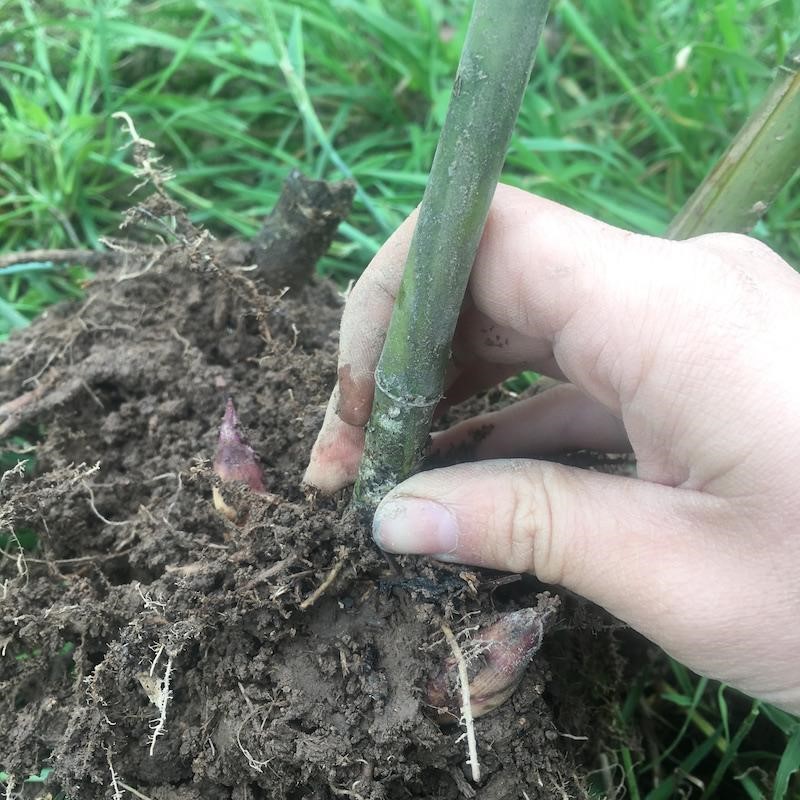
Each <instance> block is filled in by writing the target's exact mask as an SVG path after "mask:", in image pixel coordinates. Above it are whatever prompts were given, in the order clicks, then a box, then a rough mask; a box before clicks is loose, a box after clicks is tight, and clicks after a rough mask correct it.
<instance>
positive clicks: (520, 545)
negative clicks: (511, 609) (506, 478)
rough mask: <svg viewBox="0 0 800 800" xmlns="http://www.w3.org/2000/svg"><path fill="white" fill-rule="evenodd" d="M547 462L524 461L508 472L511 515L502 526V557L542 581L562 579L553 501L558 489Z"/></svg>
mask: <svg viewBox="0 0 800 800" xmlns="http://www.w3.org/2000/svg"><path fill="white" fill-rule="evenodd" d="M550 467H551V465H544V464H540V463H537V462H531V463H529V464H525V465H524V466H522V467H521V468H520V469H518V470H515V471H514V472H512V474H511V483H510V488H511V494H512V509H513V510H512V516H511V519H510V520H509V524H508V525H507V527H506V540H505V543H504V546H505V549H506V553H505V558H504V561H505V562H506V563H507V564H508V566H509V568H510V569H512V570H514V571H518V572H526V571H529V572H533V573H534V574H535V575H536V576H537V577H538V578H539V579H540V580H541V581H544V582H545V583H555V584H558V583H562V582H563V576H564V559H563V553H562V552H561V549H560V548H559V547H558V546H557V545H558V540H557V527H556V523H557V518H558V515H557V512H556V503H557V498H558V496H559V495H560V493H561V491H560V489H559V488H558V483H559V479H558V478H557V477H556V474H555V473H554V471H553V470H552V469H551V468H550Z"/></svg>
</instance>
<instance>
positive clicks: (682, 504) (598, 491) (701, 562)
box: [373, 460, 753, 674]
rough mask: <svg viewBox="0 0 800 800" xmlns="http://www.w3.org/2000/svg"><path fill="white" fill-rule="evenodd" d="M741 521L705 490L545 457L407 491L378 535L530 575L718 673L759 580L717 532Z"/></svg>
mask: <svg viewBox="0 0 800 800" xmlns="http://www.w3.org/2000/svg"><path fill="white" fill-rule="evenodd" d="M734 519H735V517H734V513H733V512H732V511H731V510H729V508H728V504H727V503H726V502H724V501H721V500H719V499H717V498H715V497H713V496H711V495H708V494H705V493H702V492H696V491H692V490H688V489H676V488H671V487H668V486H662V485H659V484H653V483H648V482H646V481H642V480H638V479H635V478H626V477H621V476H615V475H607V474H602V473H597V472H590V471H586V470H579V469H574V468H569V467H564V466H561V465H558V464H552V463H546V462H538V461H527V460H525V461H523V460H511V461H484V462H479V463H473V464H466V465H459V466H455V467H448V468H446V469H440V470H433V471H431V472H424V473H419V474H417V475H415V476H413V477H411V478H410V479H408V480H407V481H405V482H404V483H402V484H400V485H399V486H398V487H396V488H395V489H394V490H392V491H391V492H390V493H389V494H388V495H387V496H386V497H385V498H384V500H383V501H382V503H381V504H380V506H379V507H378V510H377V512H376V514H375V519H374V523H373V536H374V537H375V540H376V542H377V543H378V545H379V546H380V547H382V548H384V549H386V550H389V551H391V552H395V553H418V554H427V555H433V556H435V557H436V558H438V559H440V560H443V561H452V562H459V563H465V564H474V565H478V566H485V567H494V568H496V569H503V570H510V571H514V572H532V573H534V574H535V575H536V576H537V577H538V578H539V579H540V580H542V581H544V582H545V583H555V584H560V585H562V586H564V587H566V588H568V589H571V590H573V591H575V592H576V593H578V594H580V595H583V596H584V597H586V598H588V599H590V600H592V601H594V602H596V603H598V604H599V605H601V606H603V607H605V608H606V609H608V610H609V611H610V612H611V613H612V614H614V615H615V616H617V617H619V618H620V619H622V620H624V621H626V622H628V623H630V624H631V625H632V626H633V627H635V628H636V629H637V630H639V631H640V632H642V633H644V634H645V635H646V636H648V637H649V638H651V639H653V640H654V641H656V642H657V643H658V644H660V645H661V646H662V647H664V648H665V649H667V650H669V651H670V652H672V654H673V655H675V656H676V657H678V658H681V659H682V660H684V661H685V662H688V663H689V664H690V665H691V664H692V663H694V664H697V665H698V666H700V667H705V669H706V670H709V668H710V669H711V670H712V671H713V670H714V669H715V668H716V670H717V674H720V673H721V672H726V671H727V670H726V666H729V662H728V663H727V664H726V663H717V664H711V663H709V659H710V661H714V660H715V659H716V658H717V657H721V656H722V655H723V654H722V653H720V652H719V648H718V645H719V643H720V640H721V639H724V640H725V641H727V640H728V639H729V637H730V636H731V635H732V634H733V633H734V632H736V633H737V640H738V639H740V638H741V637H739V636H738V631H739V630H740V627H741V625H742V618H741V610H740V608H739V606H740V601H738V600H737V599H736V598H737V597H741V592H742V588H743V583H748V582H750V581H752V579H753V575H752V574H750V575H749V576H744V575H743V573H744V572H746V571H748V557H747V556H748V554H747V553H746V552H745V553H743V552H741V550H742V548H741V546H740V545H739V544H737V539H736V537H733V536H729V537H725V540H724V542H719V541H717V538H718V537H717V536H716V535H715V532H717V531H725V530H728V531H730V530H732V529H733V527H734V526H733V522H734ZM749 569H750V570H751V571H752V566H751V567H750V568H749ZM714 648H717V650H716V651H715V649H714ZM723 649H724V648H723ZM727 655H728V656H732V655H733V654H731V653H728V654H727ZM724 660H725V661H727V658H725V659H724Z"/></svg>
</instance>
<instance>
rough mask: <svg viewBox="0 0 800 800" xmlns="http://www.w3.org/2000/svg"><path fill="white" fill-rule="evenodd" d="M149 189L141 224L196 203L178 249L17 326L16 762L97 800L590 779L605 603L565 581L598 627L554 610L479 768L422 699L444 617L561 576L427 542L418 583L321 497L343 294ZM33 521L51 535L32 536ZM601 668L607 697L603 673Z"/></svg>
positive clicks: (471, 790) (4, 361) (10, 713)
mask: <svg viewBox="0 0 800 800" xmlns="http://www.w3.org/2000/svg"><path fill="white" fill-rule="evenodd" d="M336 197H337V202H340V201H341V197H340V196H339V195H336ZM149 209H150V211H149V212H148V214H149V216H148V214H145V215H140V216H139V218H138V219H139V223H141V222H142V219H143V218H146V219H147V222H148V224H149V225H151V226H152V224H153V219H154V218H157V219H158V220H161V221H163V220H164V218H165V210H167V211H169V212H170V214H171V217H172V218H177V219H179V227H178V230H177V232H175V235H174V236H173V237H172V238H171V239H168V240H167V243H166V244H165V245H160V246H157V243H156V244H143V245H142V246H141V250H140V252H139V253H138V254H137V251H135V250H133V251H131V252H128V253H127V257H126V259H125V262H124V265H123V264H122V263H121V261H120V260H119V259H118V258H112V259H110V260H109V264H108V266H107V267H105V268H104V267H101V268H100V269H99V270H98V273H97V276H96V278H95V279H94V280H93V281H92V283H91V284H90V285H89V286H88V287H87V294H86V297H85V299H84V300H82V301H81V302H79V303H75V304H69V305H63V306H59V307H56V308H53V309H51V310H50V311H49V312H48V313H47V314H46V315H44V316H43V317H42V318H40V319H39V320H37V321H36V322H35V323H34V324H32V325H31V326H30V327H29V328H27V329H25V330H23V331H21V332H20V333H18V334H16V335H15V336H14V337H12V339H11V340H10V341H9V342H8V343H6V344H5V345H3V347H2V349H0V425H3V426H4V427H3V432H4V434H5V435H6V436H8V435H9V434H11V433H14V434H15V435H17V436H21V437H23V438H24V439H25V440H27V441H29V442H31V443H35V445H36V450H35V453H36V465H35V469H33V470H32V471H31V474H29V475H27V476H24V475H21V474H19V473H13V474H9V475H7V477H6V479H4V480H3V482H2V484H0V528H2V531H5V532H6V533H5V535H4V540H5V542H6V544H5V547H4V552H3V554H2V564H0V570H1V571H0V597H2V606H1V607H0V612H1V613H0V652H1V653H2V658H0V686H2V691H0V696H2V701H0V730H2V731H4V732H6V734H4V735H3V737H2V738H3V746H2V749H0V758H2V763H0V768H2V769H3V770H4V771H6V772H7V773H10V774H13V775H14V776H16V777H17V779H18V780H21V777H24V776H26V775H27V774H30V773H35V772H38V771H39V770H41V769H42V768H43V767H47V766H49V767H51V768H52V771H51V773H50V776H49V778H48V784H49V786H50V787H53V788H55V787H58V788H60V789H61V790H63V791H65V792H66V794H67V796H69V797H72V798H81V800H91V798H104V797H113V796H114V793H115V792H119V791H120V790H121V791H127V790H126V789H125V788H124V787H131V788H133V789H135V790H136V791H137V792H139V795H138V796H146V797H150V798H154V799H155V798H180V797H187V798H188V797H192V798H195V797H200V798H214V799H215V800H216V799H217V798H231V799H233V798H243V797H248V798H285V799H286V800H290V799H294V798H297V800H299V799H300V798H318V799H319V800H323V799H324V800H332V798H337V797H352V798H356V800H359V798H361V799H362V800H379V799H383V798H386V800H394V799H395V798H397V799H398V800H399V798H408V797H412V798H413V797H420V798H422V797H424V798H437V799H440V800H445V799H449V798H457V797H477V798H482V799H484V800H505V799H506V798H508V799H509V800H510V799H511V798H522V797H527V798H529V800H534V798H562V797H583V796H588V795H587V788H586V784H585V781H584V779H583V778H581V777H580V775H581V774H585V772H586V771H587V770H586V768H585V767H582V766H581V757H582V754H581V748H582V747H583V745H581V744H580V743H578V744H576V742H575V741H574V740H568V739H563V738H561V737H559V735H558V734H559V730H560V727H559V726H560V725H563V724H565V722H564V721H565V720H568V723H567V724H577V725H579V726H582V727H579V728H577V729H576V728H573V729H572V733H583V734H586V735H587V736H592V737H596V739H598V740H603V737H605V736H607V735H608V734H607V733H606V731H605V729H604V728H601V727H598V722H597V719H596V716H595V715H596V714H602V713H603V709H604V707H605V703H606V701H607V700H608V698H609V697H611V696H613V694H614V692H615V691H616V689H615V687H617V685H618V680H619V670H618V665H617V664H616V662H615V656H614V653H615V645H614V633H613V631H611V632H609V630H608V627H607V626H606V628H605V629H602V630H601V627H602V625H606V622H602V625H601V624H600V623H599V622H598V620H600V618H599V617H594V618H592V617H591V614H593V613H594V612H585V611H581V612H580V613H581V614H584V613H589V615H590V619H589V622H587V621H586V618H585V617H584V618H583V620H584V621H583V622H580V623H578V622H576V620H579V616H576V615H575V609H576V608H577V609H579V610H580V609H583V606H578V605H576V603H575V602H573V601H571V600H569V599H568V600H567V602H566V607H567V610H566V611H565V612H564V613H563V614H562V617H561V621H560V623H559V626H560V627H561V628H564V627H570V626H572V627H574V626H575V625H579V629H578V630H573V631H572V632H570V633H569V634H564V633H558V632H557V633H554V634H553V635H552V641H546V643H545V646H544V647H543V649H542V651H541V652H540V653H539V654H538V655H537V656H536V657H535V658H534V660H533V663H532V664H531V665H530V667H529V669H528V670H527V672H526V674H525V677H524V678H523V680H522V682H521V684H520V687H519V689H518V690H517V691H516V692H515V693H514V695H513V696H512V698H511V699H510V700H509V701H508V702H507V703H505V704H504V705H503V706H502V707H501V708H499V709H497V710H496V711H494V712H492V713H491V714H489V715H487V716H486V717H484V718H481V719H478V720H476V721H475V730H476V737H477V746H478V751H479V756H480V760H481V767H482V771H483V778H482V782H481V784H480V785H475V784H473V783H472V782H471V781H470V779H469V770H468V767H467V765H466V764H465V755H464V746H463V744H462V743H461V742H459V741H458V739H459V736H460V735H461V732H460V731H459V730H457V729H456V728H455V727H451V728H449V729H445V728H442V727H440V726H438V725H437V724H436V723H435V722H434V721H432V720H431V719H430V717H429V716H428V715H426V714H425V713H423V711H424V709H423V705H424V702H423V700H424V698H423V687H424V686H425V684H426V682H427V681H428V680H429V679H430V676H431V675H434V674H436V671H437V669H438V668H439V667H440V665H441V663H442V661H443V659H445V658H446V657H447V654H448V652H449V650H448V648H447V645H446V643H445V642H444V641H443V640H442V637H441V624H442V623H443V622H447V624H448V625H450V627H452V628H453V630H454V632H455V633H456V635H463V632H464V631H465V630H466V629H470V628H474V627H476V626H478V625H481V624H485V623H487V622H492V621H494V620H496V619H497V618H498V615H499V613H500V612H502V611H505V610H514V609H517V608H521V607H526V606H533V605H536V602H537V601H536V597H537V594H538V593H539V592H540V591H541V589H542V587H541V586H539V585H537V584H536V583H535V581H533V580H532V579H527V578H526V579H524V580H519V581H514V582H510V583H506V582H499V583H498V582H497V581H495V580H494V577H495V576H492V575H488V574H482V573H479V572H477V571H469V572H467V571H465V570H464V569H463V568H461V567H457V566H448V565H434V564H432V563H429V562H426V561H424V560H417V559H405V560H404V561H403V562H402V563H403V568H404V571H405V578H404V579H402V580H398V579H397V578H396V577H394V576H392V574H391V572H390V570H389V569H388V565H387V562H386V561H385V559H384V558H383V557H382V556H380V554H378V553H377V552H376V551H375V550H374V548H373V547H372V545H371V544H370V542H369V541H368V537H367V535H366V534H365V531H364V530H363V529H362V528H361V527H359V526H358V525H357V524H356V523H355V522H354V521H353V520H352V519H351V518H349V517H348V516H347V514H345V513H344V512H345V509H346V504H347V498H346V497H344V496H339V497H336V498H322V497H318V496H313V495H307V494H306V493H304V491H303V490H302V489H301V478H302V473H303V469H304V467H305V464H306V460H307V457H308V452H309V450H310V447H311V444H312V441H313V438H314V436H315V434H316V431H317V429H318V427H319V425H320V422H321V420H322V414H323V411H324V405H325V402H326V400H327V397H328V394H329V391H330V388H331V386H332V385H333V383H334V382H335V380H336V348H337V334H336V331H337V328H338V320H339V315H340V312H341V299H340V297H339V295H338V293H337V291H336V290H335V288H334V287H333V286H331V285H329V284H327V283H325V282H312V283H310V284H306V285H304V286H299V287H297V288H294V289H292V290H291V291H290V292H288V293H286V294H285V295H283V296H281V295H280V292H279V291H278V290H276V289H275V288H274V286H273V287H270V286H269V282H268V281H267V282H264V281H262V279H261V278H258V279H251V278H250V277H248V273H247V272H242V271H241V270H240V268H239V267H240V262H241V253H242V252H243V249H242V247H241V246H238V248H236V247H233V246H232V249H231V257H230V259H228V258H226V251H225V248H224V247H221V246H220V244H219V243H217V242H214V241H213V240H211V239H210V238H209V237H207V236H206V235H204V234H202V232H199V231H196V230H194V229H192V228H191V226H190V225H189V223H188V221H187V220H186V219H185V216H181V215H180V214H178V215H177V217H176V210H175V208H174V207H169V204H168V203H167V202H166V200H165V195H163V194H161V195H159V194H158V193H157V196H156V201H154V202H151V204H150V206H149ZM323 216H324V215H323ZM131 219H136V215H135V214H134V215H133V217H131ZM160 224H161V223H159V225H160ZM164 224H166V223H164ZM161 233H162V235H163V232H161ZM324 234H325V235H326V236H329V235H330V230H329V226H324ZM328 241H329V239H328ZM282 246H285V242H284V243H283V244H282ZM158 247H160V250H159V249H158ZM307 249H308V251H309V252H313V253H317V254H318V251H319V247H317V246H316V245H314V244H313V243H310V244H309V245H308V248H307ZM237 259H238V261H237ZM262 263H267V259H262ZM229 396H230V397H233V398H235V402H236V408H237V411H238V413H239V418H240V420H241V421H242V424H243V426H244V427H245V429H246V431H247V435H248V439H249V441H250V443H251V444H252V446H253V448H254V449H255V450H256V452H257V453H258V454H259V456H260V459H261V464H262V467H263V472H264V484H265V487H266V490H267V492H269V493H270V494H269V496H266V497H262V496H259V495H256V494H253V493H251V492H250V491H249V490H247V488H246V487H244V486H240V485H230V484H226V485H225V486H224V487H221V490H222V491H223V493H224V494H225V498H226V502H229V503H231V504H233V505H234V506H235V507H236V508H237V510H238V511H239V512H240V514H239V517H238V520H237V522H238V524H233V523H232V522H230V521H228V520H227V519H225V518H224V517H222V516H220V515H219V514H218V513H216V512H215V510H214V508H213V506H212V503H211V489H212V485H218V486H219V484H218V481H217V483H216V484H215V481H216V480H217V479H216V478H215V477H214V475H213V474H212V471H211V469H210V461H211V459H212V458H213V454H214V450H215V446H216V439H217V434H218V424H219V420H220V418H221V415H222V412H223V410H224V407H225V402H226V399H227V397H229ZM2 531H0V533H1V532H2ZM11 532H13V534H12V533H11ZM23 533H27V534H29V535H33V536H35V538H36V540H37V544H36V546H35V547H33V548H31V549H29V550H24V549H21V545H20V542H21V541H22V540H23V538H24V537H23ZM326 581H327V583H326ZM441 587H445V589H444V590H441ZM590 629H591V632H589V633H587V631H590ZM598 630H601V633H600V634H597V631H598ZM567 636H570V637H576V641H577V640H580V642H582V644H581V647H582V648H583V650H582V652H581V655H580V658H581V659H582V661H581V662H578V663H576V662H575V661H571V659H574V656H575V652H576V645H575V644H574V642H570V644H568V645H566V646H565V641H566V639H567ZM596 672H599V673H600V674H605V676H606V680H605V686H606V689H605V692H606V693H607V695H608V697H606V696H604V695H602V694H601V695H599V696H598V695H596V694H595V695H594V696H593V693H595V692H596V688H595V683H594V681H593V680H591V679H590V678H589V677H588V676H589V675H590V674H595V673H596ZM556 673H557V674H556ZM588 698H591V699H588ZM588 707H591V709H592V714H591V715H590V714H589V712H587V711H586V709H587V708H588ZM10 732H13V734H11V735H9V733H10ZM594 744H597V742H594ZM151 751H152V752H151ZM134 796H135V795H134Z"/></svg>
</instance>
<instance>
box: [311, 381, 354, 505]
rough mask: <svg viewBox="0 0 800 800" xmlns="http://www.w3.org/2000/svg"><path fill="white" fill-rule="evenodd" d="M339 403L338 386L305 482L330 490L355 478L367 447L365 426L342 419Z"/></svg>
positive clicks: (329, 492)
mask: <svg viewBox="0 0 800 800" xmlns="http://www.w3.org/2000/svg"><path fill="white" fill-rule="evenodd" d="M339 405H340V399H339V389H338V387H336V388H335V389H334V390H333V393H332V394H331V398H330V400H329V402H328V407H327V409H326V410H325V419H324V421H323V423H322V428H321V430H320V432H319V434H318V436H317V440H316V441H315V442H314V446H313V448H312V449H311V457H310V459H309V463H308V467H307V468H306V472H305V475H304V476H303V483H304V484H307V485H308V486H313V487H315V488H317V489H320V490H321V491H323V492H325V493H327V494H332V493H333V492H336V491H338V490H339V489H341V488H342V487H343V486H347V485H348V484H350V483H352V482H353V481H354V480H355V478H356V475H357V474H358V462H359V461H360V459H361V451H362V450H363V449H364V429H363V428H360V427H357V426H354V425H348V424H347V423H346V422H344V421H342V420H341V419H340V417H339V415H338V414H337V409H338V408H339Z"/></svg>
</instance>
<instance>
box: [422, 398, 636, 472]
mask: <svg viewBox="0 0 800 800" xmlns="http://www.w3.org/2000/svg"><path fill="white" fill-rule="evenodd" d="M464 444H468V445H472V448H471V450H470V455H471V459H474V460H483V459H488V458H533V457H538V456H546V455H551V454H554V453H563V452H568V451H570V450H582V449H589V450H599V451H601V452H605V453H626V452H629V451H630V442H629V441H628V436H627V434H626V433H625V428H624V426H623V425H622V422H621V420H620V419H619V418H618V417H615V416H614V415H613V414H612V413H611V412H610V411H609V410H608V409H607V408H605V406H602V405H601V404H600V403H598V402H597V401H596V400H592V399H591V398H590V397H587V396H586V395H585V394H583V392H581V391H579V390H578V389H576V388H575V387H574V386H570V385H569V384H565V385H562V386H555V387H553V388H551V389H548V390H546V391H544V392H542V393H541V394H538V395H536V396H535V397H530V398H528V399H526V400H522V401H520V402H518V403H515V404H514V405H511V406H507V407H506V408H504V409H502V410H501V411H495V412H492V413H490V414H481V415H480V416H478V417H473V418H472V419H468V420H465V421H464V422H460V423H459V424H458V425H454V426H453V427H452V428H450V429H449V430H447V431H443V432H441V433H436V434H434V436H433V449H432V455H434V456H435V455H437V454H444V453H447V451H448V450H451V449H453V448H456V447H460V446H463V445H464Z"/></svg>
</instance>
